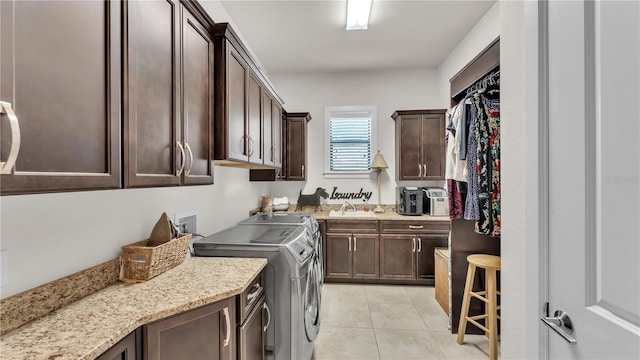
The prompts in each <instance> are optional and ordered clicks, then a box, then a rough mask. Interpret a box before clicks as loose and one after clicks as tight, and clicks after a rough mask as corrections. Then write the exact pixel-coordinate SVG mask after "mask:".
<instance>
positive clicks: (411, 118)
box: [396, 115, 422, 180]
mask: <svg viewBox="0 0 640 360" xmlns="http://www.w3.org/2000/svg"><path fill="white" fill-rule="evenodd" d="M396 126H397V127H399V130H398V134H399V138H396V141H397V142H398V143H399V147H400V149H399V150H400V151H399V152H398V155H397V161H398V164H399V165H398V169H399V171H398V176H399V180H420V179H422V177H421V175H422V116H421V115H403V116H402V117H401V118H400V119H399V121H398V123H397V124H396Z"/></svg>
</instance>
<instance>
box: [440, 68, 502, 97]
mask: <svg viewBox="0 0 640 360" xmlns="http://www.w3.org/2000/svg"><path fill="white" fill-rule="evenodd" d="M494 73H496V74H494ZM491 75H494V77H496V76H497V81H496V82H494V84H493V85H496V84H500V65H499V64H498V65H496V66H495V67H493V68H491V69H490V70H489V71H487V72H485V73H484V74H482V75H480V76H478V77H477V78H476V79H475V80H474V81H471V82H470V83H469V85H468V86H465V87H464V88H462V89H461V90H460V91H458V92H457V93H456V94H455V95H453V96H452V97H451V99H453V100H455V101H456V102H458V101H460V100H462V99H463V98H464V97H465V96H466V95H467V94H468V93H469V92H470V91H472V90H470V89H473V88H474V87H477V88H480V87H482V86H478V85H479V84H482V82H483V81H484V80H485V78H488V77H490V76H491ZM477 88H476V89H475V90H477Z"/></svg>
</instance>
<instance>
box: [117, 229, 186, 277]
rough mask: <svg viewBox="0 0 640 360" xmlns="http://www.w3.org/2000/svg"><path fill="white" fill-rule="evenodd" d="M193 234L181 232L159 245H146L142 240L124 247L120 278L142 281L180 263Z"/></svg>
mask: <svg viewBox="0 0 640 360" xmlns="http://www.w3.org/2000/svg"><path fill="white" fill-rule="evenodd" d="M189 240H191V234H180V236H179V237H178V238H175V239H173V240H171V241H168V242H166V243H164V244H161V245H158V246H154V247H151V246H146V245H147V244H148V242H149V240H148V239H147V240H142V241H138V242H135V243H133V244H129V245H125V246H123V247H122V256H121V263H122V264H121V266H120V280H122V281H124V282H132V283H135V282H142V281H145V280H149V279H151V278H152V277H154V276H157V275H160V274H162V273H163V272H165V271H167V270H169V269H171V268H173V267H175V266H177V265H179V264H180V263H182V262H183V261H184V259H185V258H186V256H187V250H188V249H189Z"/></svg>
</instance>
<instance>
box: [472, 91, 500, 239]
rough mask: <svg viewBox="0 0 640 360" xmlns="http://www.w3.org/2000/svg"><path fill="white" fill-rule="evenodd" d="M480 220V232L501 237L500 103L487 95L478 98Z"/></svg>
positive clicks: (476, 103)
mask: <svg viewBox="0 0 640 360" xmlns="http://www.w3.org/2000/svg"><path fill="white" fill-rule="evenodd" d="M474 101H475V105H476V110H477V114H476V119H477V124H476V127H475V131H474V132H475V138H476V140H477V146H476V149H477V151H476V161H475V163H476V174H477V181H478V182H477V196H478V198H477V199H478V210H479V218H478V221H477V222H476V232H477V233H479V234H486V235H490V236H500V233H501V228H500V101H499V100H496V99H490V98H488V97H486V96H485V95H483V94H476V95H475V96H474Z"/></svg>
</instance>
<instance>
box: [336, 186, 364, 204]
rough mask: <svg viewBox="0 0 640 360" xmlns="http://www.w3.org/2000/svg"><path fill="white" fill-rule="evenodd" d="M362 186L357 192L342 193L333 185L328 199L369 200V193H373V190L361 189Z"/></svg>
mask: <svg viewBox="0 0 640 360" xmlns="http://www.w3.org/2000/svg"><path fill="white" fill-rule="evenodd" d="M363 190H364V189H363V188H360V191H359V192H350V193H343V192H339V191H338V187H337V186H334V187H333V191H332V192H331V196H330V197H329V199H332V200H341V199H344V200H347V199H350V200H354V199H365V200H367V201H369V199H371V194H373V192H371V191H366V192H365V191H363Z"/></svg>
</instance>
